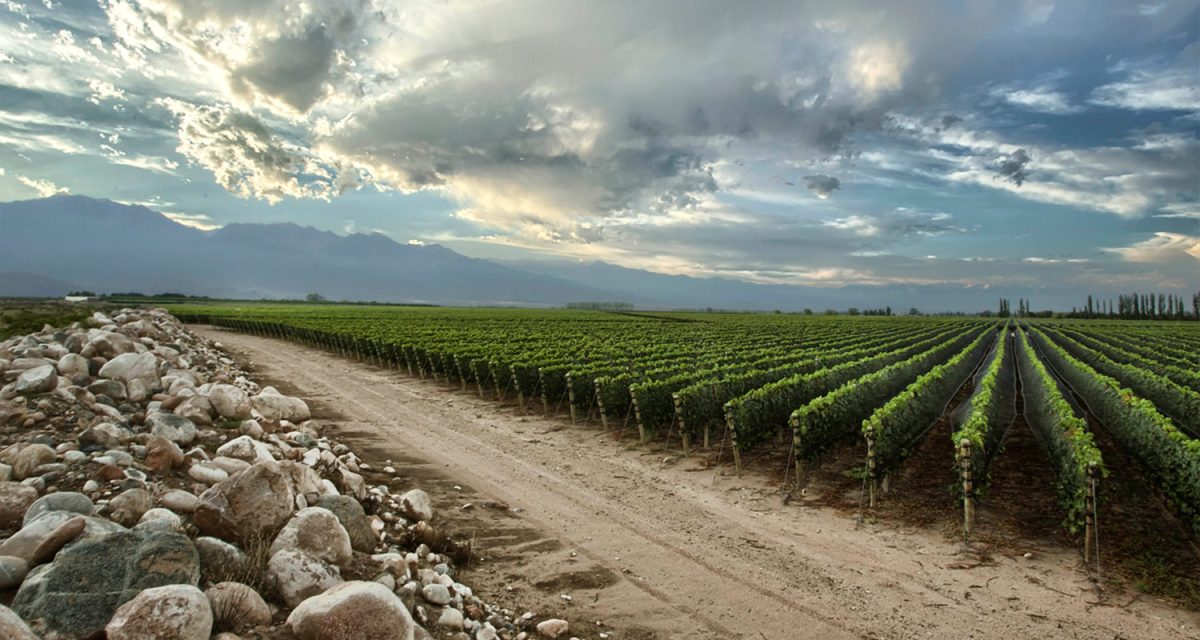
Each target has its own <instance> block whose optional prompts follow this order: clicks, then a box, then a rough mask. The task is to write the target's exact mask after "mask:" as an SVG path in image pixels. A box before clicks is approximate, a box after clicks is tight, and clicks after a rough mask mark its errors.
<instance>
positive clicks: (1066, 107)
mask: <svg viewBox="0 0 1200 640" xmlns="http://www.w3.org/2000/svg"><path fill="white" fill-rule="evenodd" d="M992 97H994V98H998V99H1001V100H1004V101H1005V102H1007V103H1009V104H1011V105H1013V106H1016V107H1020V108H1022V109H1025V110H1027V111H1037V112H1039V113H1052V114H1055V115H1062V114H1067V113H1078V112H1079V111H1081V110H1082V109H1081V108H1080V107H1079V106H1077V105H1074V104H1071V101H1070V98H1068V97H1067V95H1066V94H1064V93H1062V92H1061V91H1057V90H1054V89H1051V88H1049V87H1033V88H1029V89H1012V88H1009V87H1004V88H997V89H995V90H994V91H993V92H992Z"/></svg>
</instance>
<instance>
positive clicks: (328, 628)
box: [287, 581, 416, 640]
mask: <svg viewBox="0 0 1200 640" xmlns="http://www.w3.org/2000/svg"><path fill="white" fill-rule="evenodd" d="M287 624H288V626H289V627H291V630H292V633H294V634H296V637H297V638H299V639H300V640H357V639H358V638H371V639H372V640H413V632H414V627H415V626H416V625H415V623H413V619H412V615H410V614H409V612H408V608H407V607H405V606H404V603H403V602H401V600H400V598H397V597H396V595H395V594H393V593H392V592H391V591H390V590H389V589H388V588H387V587H385V586H383V585H381V584H379V583H378V582H358V581H355V582H345V583H342V584H340V585H338V586H336V587H333V588H331V589H329V590H328V591H326V592H325V593H323V594H321V595H318V596H315V597H312V598H309V599H307V600H305V601H304V602H303V603H301V604H300V606H298V607H296V608H295V610H293V611H292V613H291V615H289V616H288V619H287Z"/></svg>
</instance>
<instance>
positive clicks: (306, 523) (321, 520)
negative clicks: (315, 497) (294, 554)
mask: <svg viewBox="0 0 1200 640" xmlns="http://www.w3.org/2000/svg"><path fill="white" fill-rule="evenodd" d="M285 549H295V550H299V551H302V552H304V553H307V554H308V555H310V556H312V557H314V558H316V559H318V560H322V561H324V562H328V563H331V564H335V565H337V566H340V567H344V566H346V565H348V564H349V563H350V560H351V559H352V558H353V557H354V556H353V554H354V552H353V551H352V550H351V548H350V536H349V534H347V533H346V529H345V528H344V527H343V526H342V524H341V522H339V521H338V519H337V516H336V515H334V514H333V512H332V511H329V510H328V509H322V508H320V507H308V508H306V509H301V510H300V511H297V512H296V513H295V514H294V515H293V516H292V519H291V520H288V523H287V524H286V525H284V527H283V529H281V530H280V531H279V535H277V536H275V541H274V542H272V543H271V550H270V553H271V555H275V554H276V553H279V552H280V551H283V550H285Z"/></svg>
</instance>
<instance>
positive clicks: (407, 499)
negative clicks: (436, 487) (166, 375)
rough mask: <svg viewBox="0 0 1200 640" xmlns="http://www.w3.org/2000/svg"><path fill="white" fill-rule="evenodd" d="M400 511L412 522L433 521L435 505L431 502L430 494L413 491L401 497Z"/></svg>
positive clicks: (418, 490) (417, 490)
mask: <svg viewBox="0 0 1200 640" xmlns="http://www.w3.org/2000/svg"><path fill="white" fill-rule="evenodd" d="M400 510H401V511H402V512H403V513H404V516H405V517H406V518H408V519H410V520H417V521H422V520H432V519H433V503H432V502H431V501H430V500H429V494H427V493H425V492H424V491H421V490H420V489H413V490H411V491H409V492H408V493H406V494H404V495H403V496H400Z"/></svg>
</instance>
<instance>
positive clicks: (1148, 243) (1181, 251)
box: [1104, 231, 1200, 262]
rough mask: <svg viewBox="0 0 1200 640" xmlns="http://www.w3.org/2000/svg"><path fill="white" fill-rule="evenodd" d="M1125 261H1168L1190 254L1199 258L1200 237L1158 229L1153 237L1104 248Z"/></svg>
mask: <svg viewBox="0 0 1200 640" xmlns="http://www.w3.org/2000/svg"><path fill="white" fill-rule="evenodd" d="M1104 250H1105V251H1107V252H1110V253H1115V254H1117V255H1119V256H1121V258H1122V259H1123V260H1125V261H1127V262H1168V261H1172V260H1179V259H1180V258H1183V257H1185V256H1191V257H1192V258H1193V259H1195V260H1200V237H1197V236H1189V235H1186V234H1182V233H1168V232H1165V231H1159V232H1156V233H1155V234H1154V236H1153V237H1151V238H1147V239H1145V240H1142V241H1140V242H1135V243H1134V244H1132V245H1129V246H1127V247H1115V248H1106V249H1104Z"/></svg>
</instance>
